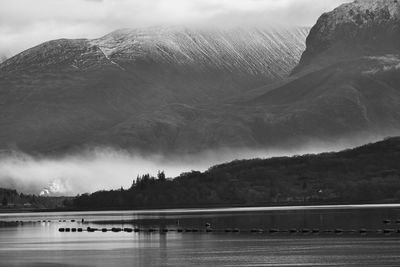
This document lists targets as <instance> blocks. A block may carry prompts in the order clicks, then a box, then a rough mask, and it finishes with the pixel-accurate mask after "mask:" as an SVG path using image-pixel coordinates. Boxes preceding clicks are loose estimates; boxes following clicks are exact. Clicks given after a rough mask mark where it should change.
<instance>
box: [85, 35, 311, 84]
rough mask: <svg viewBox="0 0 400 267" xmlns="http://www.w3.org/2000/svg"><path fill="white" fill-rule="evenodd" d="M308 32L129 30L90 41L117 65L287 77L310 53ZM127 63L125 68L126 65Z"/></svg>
mask: <svg viewBox="0 0 400 267" xmlns="http://www.w3.org/2000/svg"><path fill="white" fill-rule="evenodd" d="M307 34H308V29H307V28H291V29H283V28H280V29H270V30H261V29H255V28H253V29H232V30H191V29H187V28H151V29H145V30H132V29H124V30H118V31H115V32H112V33H110V34H108V35H106V36H104V37H102V38H100V39H96V40H92V41H90V44H92V45H94V46H98V47H99V48H100V49H101V50H102V51H103V52H104V54H105V55H106V56H107V57H108V58H110V59H112V60H113V61H115V62H121V63H124V62H127V61H136V60H147V61H154V62H158V63H169V64H176V65H180V66H184V67H193V66H194V65H195V66H196V68H199V69H201V70H206V71H209V70H210V68H215V69H219V70H224V71H235V70H240V71H241V72H243V73H246V74H251V75H266V76H268V77H270V78H282V77H284V76H286V75H287V74H288V73H289V72H290V71H291V69H292V68H293V66H294V65H295V64H296V62H297V61H298V58H299V57H300V55H301V53H302V52H303V50H304V48H305V47H304V40H305V37H306V35H307ZM122 65H123V64H122Z"/></svg>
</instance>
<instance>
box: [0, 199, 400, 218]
mask: <svg viewBox="0 0 400 267" xmlns="http://www.w3.org/2000/svg"><path fill="white" fill-rule="evenodd" d="M368 208H371V209H373V208H399V209H400V203H394V202H389V201H388V202H378V203H376V202H374V203H298V205H296V204H293V203H281V204H280V205H261V204H260V205H207V206H205V205H204V206H201V205H199V206H179V207H176V206H175V207H142V208H128V207H127V208H121V207H119V208H118V207H116V208H108V209H70V208H66V209H9V210H8V209H0V216H1V214H18V213H57V212H86V213H91V212H95V213H97V212H129V211H131V212H138V213H153V212H158V213H174V212H176V213H185V212H230V211H239V212H240V211H243V212H249V211H285V210H324V209H368Z"/></svg>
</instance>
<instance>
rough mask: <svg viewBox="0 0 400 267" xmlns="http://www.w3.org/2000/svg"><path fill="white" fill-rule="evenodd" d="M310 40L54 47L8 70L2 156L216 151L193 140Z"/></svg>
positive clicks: (245, 33) (151, 38) (277, 34)
mask: <svg viewBox="0 0 400 267" xmlns="http://www.w3.org/2000/svg"><path fill="white" fill-rule="evenodd" d="M307 33H308V30H307V29H305V28H292V29H269V30H261V29H232V30H193V29H192V30H190V29H186V28H151V29H141V30H129V29H125V30H118V31H116V32H113V33H110V34H108V35H106V36H104V37H102V38H99V39H96V40H66V39H61V40H55V41H50V42H46V43H44V44H41V45H39V46H37V47H34V48H31V49H29V50H26V51H24V52H22V53H21V54H19V55H16V56H14V57H13V58H10V59H9V60H7V61H5V62H3V63H2V64H1V65H0V96H1V97H0V114H1V115H0V126H1V129H2V130H1V132H0V147H1V148H13V149H15V148H16V149H21V150H24V151H33V152H55V151H64V150H69V149H73V148H74V147H82V146H84V145H112V146H121V147H124V148H129V147H131V148H139V149H142V150H145V151H154V150H156V151H159V150H161V151H171V150H176V149H178V150H193V151H196V150H197V149H199V148H200V147H204V148H207V147H210V146H211V145H214V142H209V141H207V140H206V141H205V142H204V143H203V141H201V140H197V139H196V138H194V141H192V136H191V135H192V134H195V135H198V136H200V135H202V133H201V132H202V131H203V129H202V128H203V125H204V124H210V125H211V124H213V123H214V122H213V120H214V115H213V114H212V111H210V107H218V106H220V105H222V103H224V102H226V101H229V99H231V98H232V97H234V96H236V95H238V94H242V93H245V92H247V91H248V90H250V89H252V88H255V87H258V86H260V85H265V84H270V83H272V82H275V81H277V80H281V79H282V78H283V77H285V76H287V75H288V74H289V72H290V71H291V69H292V68H293V67H294V66H295V64H296V63H297V62H298V60H299V58H300V55H301V52H302V51H303V50H304V40H305V37H306V35H307ZM199 114H201V115H202V118H200V119H199V120H200V122H198V123H196V125H195V126H189V128H188V127H187V123H186V121H187V120H188V121H192V120H194V119H198V117H199V116H200V115H199ZM210 121H212V122H210ZM190 127H193V129H191V128H190ZM212 127H214V126H212ZM181 132H184V134H181ZM186 133H188V134H186ZM215 135H216V136H217V137H216V138H217V139H220V140H224V142H226V143H227V144H229V143H230V142H229V141H227V140H225V137H224V136H219V133H216V134H215ZM202 138H203V137H202ZM218 142H219V141H218ZM218 142H217V144H218Z"/></svg>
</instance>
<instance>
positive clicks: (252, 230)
mask: <svg viewBox="0 0 400 267" xmlns="http://www.w3.org/2000/svg"><path fill="white" fill-rule="evenodd" d="M250 232H251V233H262V232H263V230H262V229H256V228H253V229H251V230H250Z"/></svg>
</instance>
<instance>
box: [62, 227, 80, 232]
mask: <svg viewBox="0 0 400 267" xmlns="http://www.w3.org/2000/svg"><path fill="white" fill-rule="evenodd" d="M58 231H59V232H83V229H82V228H59V229H58Z"/></svg>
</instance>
